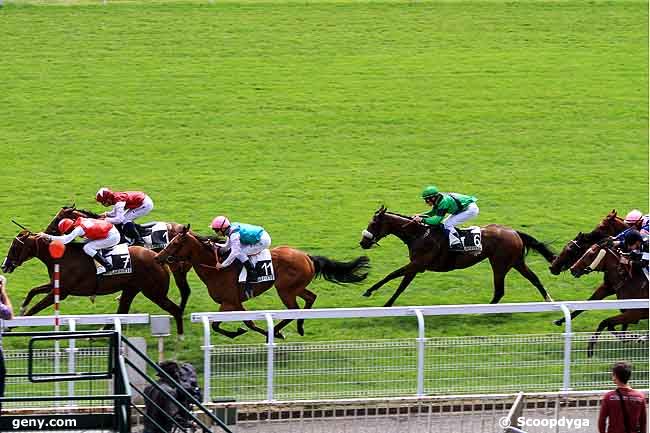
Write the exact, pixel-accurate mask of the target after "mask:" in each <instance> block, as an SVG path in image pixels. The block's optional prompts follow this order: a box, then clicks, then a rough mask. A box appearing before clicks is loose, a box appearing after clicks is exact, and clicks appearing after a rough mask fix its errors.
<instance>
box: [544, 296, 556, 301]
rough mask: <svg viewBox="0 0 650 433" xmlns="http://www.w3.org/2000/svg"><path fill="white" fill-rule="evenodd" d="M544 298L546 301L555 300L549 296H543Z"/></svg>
mask: <svg viewBox="0 0 650 433" xmlns="http://www.w3.org/2000/svg"><path fill="white" fill-rule="evenodd" d="M544 300H545V301H546V302H555V301H554V300H553V298H551V297H550V296H547V297H545V298H544Z"/></svg>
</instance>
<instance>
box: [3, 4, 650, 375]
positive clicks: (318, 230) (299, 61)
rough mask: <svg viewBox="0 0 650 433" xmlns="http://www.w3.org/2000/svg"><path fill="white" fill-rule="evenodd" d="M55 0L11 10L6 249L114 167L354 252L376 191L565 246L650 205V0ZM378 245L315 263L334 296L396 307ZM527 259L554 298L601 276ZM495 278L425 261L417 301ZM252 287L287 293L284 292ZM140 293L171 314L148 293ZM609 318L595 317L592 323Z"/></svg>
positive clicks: (129, 184) (313, 328)
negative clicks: (577, 274)
mask: <svg viewBox="0 0 650 433" xmlns="http://www.w3.org/2000/svg"><path fill="white" fill-rule="evenodd" d="M42 3H43V2H33V3H30V2H23V1H18V2H5V6H4V7H3V8H2V9H0V52H2V56H0V76H1V77H2V83H1V84H0V107H1V111H0V113H1V116H2V118H1V119H0V137H1V140H2V146H1V147H0V157H1V161H2V165H1V167H2V168H1V169H0V187H1V192H0V221H1V224H0V241H1V242H0V246H1V247H2V249H3V250H2V254H6V251H7V250H8V248H9V245H10V243H11V240H12V237H13V236H14V235H15V234H16V233H17V231H18V229H17V227H15V226H14V225H12V224H11V223H10V219H12V218H14V219H17V220H18V221H20V222H21V223H23V224H25V225H28V226H29V227H31V228H33V230H40V229H42V228H44V227H45V225H46V224H47V223H48V222H49V221H50V219H51V218H52V217H53V215H54V214H55V213H56V211H57V210H58V208H59V207H61V206H62V205H66V204H70V203H72V202H76V204H77V205H78V206H79V207H85V208H92V209H95V210H99V208H98V206H97V205H96V204H95V203H94V201H93V199H94V194H95V191H96V190H97V189H98V188H99V187H100V186H111V187H113V188H115V189H118V190H119V189H142V190H144V191H146V192H148V193H149V194H150V195H151V196H152V198H153V199H154V201H155V203H156V208H155V210H154V212H153V213H152V214H151V215H150V217H151V218H150V219H157V220H171V221H177V222H190V223H192V225H193V227H195V229H197V230H199V231H202V232H204V233H206V234H207V233H208V230H207V225H208V223H209V221H210V220H211V218H212V217H213V216H215V215H216V214H221V213H225V214H227V215H229V216H231V218H232V219H234V220H239V221H245V222H251V223H255V224H261V225H263V226H264V227H266V228H267V229H268V231H269V232H270V234H271V236H272V238H273V241H274V244H275V245H280V244H286V245H291V246H295V247H297V248H301V249H304V250H305V251H308V252H309V253H313V254H319V255H326V256H329V257H332V258H335V259H350V258H352V257H355V256H357V255H360V254H362V251H361V249H360V248H359V247H358V241H359V239H360V231H361V230H362V229H363V228H365V227H366V225H367V224H368V221H369V219H370V217H371V216H372V214H373V212H374V211H375V209H376V208H377V207H379V205H380V204H382V203H385V204H386V205H387V206H388V207H389V208H390V209H393V210H395V211H398V212H402V213H415V212H418V211H422V210H424V209H425V207H424V206H423V203H422V201H421V200H420V199H419V194H420V191H421V189H422V188H423V187H424V186H425V185H427V184H429V183H435V184H437V185H439V186H440V187H441V188H442V189H443V190H450V191H457V192H462V193H468V194H473V195H476V196H477V197H478V198H479V202H478V204H479V206H480V209H481V214H480V216H479V217H478V218H477V220H476V223H478V224H488V223H500V224H504V225H508V226H511V227H514V228H516V229H518V230H523V231H525V232H527V233H529V234H531V235H533V236H535V237H536V238H538V239H540V240H544V241H552V242H553V244H552V245H553V247H554V248H555V249H556V250H557V249H559V248H560V247H561V246H562V245H563V244H564V243H565V242H566V241H568V240H569V239H570V238H572V237H573V236H575V234H576V233H577V232H578V231H580V230H590V229H591V228H593V227H594V226H595V225H596V223H597V222H598V221H599V220H600V218H602V217H603V216H604V215H605V214H606V213H607V212H608V211H609V210H611V209H612V208H616V209H618V210H619V211H620V212H622V213H625V212H627V211H628V210H629V209H631V208H633V207H638V208H641V209H642V210H643V211H647V206H648V2H647V1H638V2H636V1H622V2H610V1H590V2H586V1H534V2H533V1H531V2H501V1H481V2H456V1H451V2H428V1H427V2H397V1H395V2H337V1H326V2H311V1H309V2H308V1H304V2H298V1H296V2H284V1H278V2H255V3H253V2H231V1H229V2H225V3H224V2H215V3H214V4H209V3H208V2H177V3H176V2H154V3H152V2H140V1H134V2H109V4H108V5H107V6H101V4H99V2H83V3H86V4H80V3H78V2H54V4H50V5H49V6H45V5H43V4H42ZM363 253H365V252H363ZM367 254H369V256H370V257H371V261H372V266H373V267H372V272H371V274H370V277H369V279H368V281H367V282H366V283H364V284H362V285H361V286H358V287H355V286H336V285H333V284H330V283H327V282H325V281H320V280H319V281H316V282H314V284H313V286H312V287H313V290H314V291H315V292H316V293H317V294H318V296H319V297H318V300H317V302H316V305H315V307H321V308H328V307H376V306H381V305H383V303H384V302H385V301H386V300H387V299H388V297H389V296H390V295H391V294H392V291H393V290H394V289H395V288H396V287H397V283H393V284H389V285H388V286H387V287H385V288H383V289H381V290H380V291H378V292H377V293H376V294H375V295H374V296H373V297H372V298H363V297H361V294H362V293H363V291H364V290H365V289H366V288H368V287H369V286H370V284H372V283H373V282H375V281H377V280H378V279H380V278H381V277H382V276H384V275H385V274H387V273H388V272H390V271H392V270H393V269H395V268H397V267H399V266H401V265H402V264H404V263H405V262H406V260H407V257H406V248H405V247H404V246H403V245H402V244H401V243H400V242H399V241H398V240H397V239H387V240H385V241H384V242H383V243H382V247H381V248H378V249H374V250H371V251H370V252H369V253H367ZM528 261H529V264H530V265H531V267H532V269H533V270H534V271H535V272H536V273H537V274H538V275H539V276H540V278H541V279H542V281H543V283H544V284H545V286H546V287H547V288H548V290H549V291H550V293H551V294H552V296H553V297H554V298H555V299H557V300H579V299H585V298H586V297H588V296H589V294H590V293H591V291H592V289H593V288H595V287H596V286H597V285H598V284H599V282H600V279H601V278H602V277H601V276H599V275H590V276H587V277H585V278H583V279H580V280H576V279H574V278H572V277H571V276H570V275H562V276H560V277H553V276H551V275H550V273H549V272H548V270H547V263H545V262H544V260H543V259H542V258H541V257H540V256H538V255H536V254H531V255H530V256H529V259H528ZM46 281H47V274H46V272H45V268H44V266H43V265H42V264H41V263H39V262H36V261H31V262H28V263H26V264H25V265H23V266H22V267H20V268H19V269H17V270H16V271H15V272H14V273H13V274H12V275H10V276H9V288H10V293H11V297H12V300H13V302H14V304H15V305H19V304H20V302H21V300H22V298H23V297H24V296H25V294H26V293H27V291H28V290H29V288H31V287H33V286H36V285H39V284H42V283H45V282H46ZM190 283H191V285H192V288H193V292H192V296H191V298H190V302H189V305H188V308H187V310H186V311H187V314H186V328H187V332H188V338H187V339H186V340H185V342H184V343H182V345H181V346H180V348H181V349H182V350H183V352H182V355H180V356H181V357H182V358H186V359H189V360H191V361H193V362H195V363H197V364H198V365H200V363H198V360H199V359H200V356H201V353H200V351H199V349H198V347H199V346H200V344H201V337H200V335H201V327H200V326H199V325H194V324H190V323H189V312H192V311H216V310H217V309H218V306H217V305H215V304H214V303H213V302H212V301H211V299H210V298H209V297H208V294H207V291H206V289H205V288H204V286H203V285H202V283H201V282H200V281H199V280H198V278H196V276H195V275H194V274H193V273H192V274H191V281H190ZM172 293H173V297H174V299H178V292H177V290H176V289H175V288H174V289H172ZM491 295H492V278H491V271H490V268H489V265H488V264H487V263H482V264H480V265H478V266H476V267H474V268H471V269H468V270H463V271H457V272H452V273H448V274H434V273H428V274H426V275H420V276H418V278H417V279H416V280H415V281H414V282H413V284H412V285H411V287H409V288H408V289H407V291H406V292H405V293H404V294H403V295H402V297H401V298H400V299H399V300H398V302H397V305H402V306H404V305H436V304H463V303H485V302H488V301H489V300H490V298H491ZM113 298H114V297H113V296H106V297H104V298H98V299H97V301H96V303H95V304H92V303H91V302H90V301H89V300H88V299H82V298H68V299H66V300H65V301H64V303H63V304H62V312H63V313H64V314H66V313H83V314H90V313H109V312H114V311H115V309H116V307H117V304H116V302H115V301H114V299H113ZM524 301H541V297H540V295H539V294H538V293H537V290H536V289H535V288H534V287H533V286H532V285H530V284H529V283H528V282H527V281H525V280H524V279H523V278H522V277H520V276H519V275H515V273H512V274H510V275H509V277H508V278H507V280H506V295H505V297H504V299H503V302H524ZM246 307H247V308H249V309H269V308H281V303H280V301H279V299H278V298H277V296H276V295H275V293H274V292H272V291H271V292H268V293H267V294H265V295H264V296H262V297H261V298H259V299H255V300H253V301H249V302H248V303H247V304H246ZM131 311H132V312H149V313H153V314H162V311H161V310H159V309H158V308H157V307H155V306H153V305H152V304H150V303H149V302H148V301H146V300H145V299H144V298H142V297H138V298H136V301H135V302H134V304H133V307H132V310H131ZM50 313H51V310H49V311H46V312H45V314H50ZM609 315H612V312H593V313H587V314H585V315H583V316H582V317H580V318H579V319H577V320H576V322H575V324H574V328H575V329H576V330H578V331H590V330H592V329H594V328H595V326H596V325H597V323H598V322H599V321H600V320H602V319H603V318H604V317H608V316H609ZM556 316H557V315H549V314H543V315H540V314H537V315H501V316H498V317H490V316H481V317H470V316H467V317H446V318H432V319H430V320H428V321H427V326H428V327H429V335H468V334H469V335H487V334H511V333H514V334H516V333H538V332H539V333H548V332H557V331H559V328H556V327H555V326H553V325H552V324H551V319H552V318H554V317H556ZM640 326H641V327H647V322H644V323H642V324H641V325H640ZM306 332H307V335H306V336H305V337H304V338H301V337H299V336H298V335H297V333H296V331H295V326H290V327H289V328H287V333H286V335H287V337H288V339H289V340H290V341H304V340H306V341H309V340H329V339H355V338H364V339H372V338H393V337H403V336H408V337H415V336H416V325H415V319H393V320H391V319H386V320H359V321H354V322H351V321H344V320H336V321H310V322H307V323H306ZM136 333H137V332H136ZM214 341H216V342H218V343H219V344H226V343H229V341H228V340H226V339H225V338H222V337H217V336H215V337H214ZM261 341H263V339H262V337H261V336H259V335H252V334H250V333H249V334H248V335H245V336H243V337H241V338H240V339H239V340H238V342H247V343H251V342H261ZM151 344H152V346H153V345H154V344H155V343H154V342H153V341H152V342H151Z"/></svg>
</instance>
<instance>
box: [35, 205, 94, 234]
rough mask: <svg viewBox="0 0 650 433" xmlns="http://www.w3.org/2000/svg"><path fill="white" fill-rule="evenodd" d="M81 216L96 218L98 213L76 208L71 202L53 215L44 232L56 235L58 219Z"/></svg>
mask: <svg viewBox="0 0 650 433" xmlns="http://www.w3.org/2000/svg"><path fill="white" fill-rule="evenodd" d="M79 217H82V218H97V217H99V215H97V214H96V213H93V212H90V211H87V210H84V209H77V208H76V207H75V205H74V204H73V205H72V206H63V207H62V208H61V209H60V210H59V212H57V214H56V215H55V216H54V219H53V220H52V222H50V224H49V225H48V226H47V228H46V229H45V230H44V233H47V234H48V235H58V234H59V227H58V224H59V221H61V220H62V219H63V218H69V219H71V220H73V221H74V220H76V219H77V218H79Z"/></svg>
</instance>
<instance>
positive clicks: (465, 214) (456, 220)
mask: <svg viewBox="0 0 650 433" xmlns="http://www.w3.org/2000/svg"><path fill="white" fill-rule="evenodd" d="M477 215H478V206H476V203H470V204H469V206H467V209H465V210H464V211H462V212H460V213H457V214H456V215H450V216H449V217H447V219H445V220H444V221H443V222H442V224H443V225H444V226H445V228H446V229H447V230H449V232H450V233H453V234H458V232H457V231H456V226H457V225H460V224H462V223H464V222H465V221H468V220H470V219H472V218H475V217H476V216H477Z"/></svg>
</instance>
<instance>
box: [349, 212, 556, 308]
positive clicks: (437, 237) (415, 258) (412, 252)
mask: <svg viewBox="0 0 650 433" xmlns="http://www.w3.org/2000/svg"><path fill="white" fill-rule="evenodd" d="M388 235H394V236H396V237H398V238H399V239H400V240H401V241H402V242H404V243H405V244H406V246H407V247H408V250H409V258H410V262H409V263H408V264H407V265H405V266H402V267H401V268H399V269H397V270H395V271H393V272H391V273H390V274H388V275H387V276H386V277H384V278H383V279H382V280H380V281H379V282H377V283H376V284H374V285H373V286H372V287H370V288H369V289H368V290H366V292H365V293H364V296H370V295H371V294H372V293H373V292H374V291H375V290H377V289H379V288H380V287H381V286H383V285H384V284H386V283H387V282H388V281H390V280H393V279H395V278H398V277H402V276H403V277H404V278H403V279H402V281H401V283H400V285H399V287H398V289H397V290H396V291H395V293H394V294H393V296H392V297H391V298H390V299H389V300H388V302H386V304H385V305H384V306H385V307H390V306H392V305H393V304H394V303H395V300H396V299H397V298H398V297H399V295H400V294H401V293H402V292H403V291H404V289H406V287H408V285H409V284H410V283H411V281H413V279H414V278H415V276H416V275H417V274H418V273H420V272H424V271H433V272H448V271H452V270H455V269H463V268H467V267H470V266H473V265H475V264H477V263H479V262H481V261H482V260H484V259H486V258H487V259H489V260H490V264H491V265H492V273H493V277H494V278H493V279H494V296H493V297H492V300H491V301H490V303H491V304H496V303H497V302H499V300H500V299H501V298H502V297H503V295H504V280H505V276H506V274H507V273H508V271H510V269H511V268H515V269H516V270H517V271H518V272H519V273H520V274H521V275H523V276H524V278H526V279H527V280H528V281H530V282H531V283H532V284H533V285H534V286H535V287H536V288H537V290H539V292H540V293H541V295H542V297H543V298H544V300H546V301H548V302H552V301H553V299H551V296H550V295H549V294H548V293H547V292H546V289H544V286H543V285H542V283H541V281H540V280H539V278H537V275H535V273H534V272H533V271H532V270H530V268H529V267H528V266H527V265H526V263H525V256H526V253H527V251H528V249H530V248H532V249H534V250H535V251H537V252H539V253H540V254H541V255H542V256H544V258H545V259H546V260H547V261H549V262H551V261H552V260H553V258H554V255H553V252H552V251H551V250H549V249H548V247H547V246H546V245H544V244H543V243H541V242H539V241H538V240H536V239H535V238H533V237H532V236H530V235H527V234H526V233H522V232H519V231H516V230H513V229H511V228H508V227H505V226H501V225H496V224H490V225H487V226H484V227H481V236H482V239H483V248H482V250H481V252H480V253H479V254H475V255H471V254H458V253H456V252H450V251H448V246H447V239H448V238H447V236H446V235H445V233H444V231H443V229H442V227H441V226H426V225H424V224H420V223H417V222H415V221H414V220H413V219H412V218H411V217H408V216H405V215H400V214H397V213H393V212H389V211H388V210H387V209H386V207H384V206H383V205H382V206H381V207H380V208H379V209H378V210H377V211H376V212H375V214H374V215H373V217H372V219H371V220H370V223H369V224H368V228H367V229H366V230H364V231H363V232H362V238H361V241H360V242H359V244H360V245H361V247H362V248H363V249H368V248H371V247H372V246H374V245H378V242H379V241H380V240H381V239H382V238H384V237H385V236H388Z"/></svg>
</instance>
